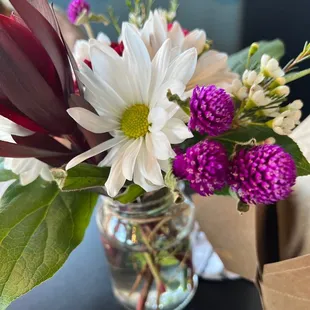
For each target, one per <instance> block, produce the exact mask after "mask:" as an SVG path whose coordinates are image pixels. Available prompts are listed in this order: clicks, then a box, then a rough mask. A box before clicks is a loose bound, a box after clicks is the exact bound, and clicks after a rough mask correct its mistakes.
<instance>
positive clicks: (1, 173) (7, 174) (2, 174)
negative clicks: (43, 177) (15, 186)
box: [0, 157, 18, 182]
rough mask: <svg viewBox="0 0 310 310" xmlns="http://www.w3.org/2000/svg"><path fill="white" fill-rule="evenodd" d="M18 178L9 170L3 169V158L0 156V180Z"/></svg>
mask: <svg viewBox="0 0 310 310" xmlns="http://www.w3.org/2000/svg"><path fill="white" fill-rule="evenodd" d="M14 179H18V176H17V175H16V174H15V173H13V172H12V171H11V170H7V169H4V158H1V157H0V182H5V181H10V180H14Z"/></svg>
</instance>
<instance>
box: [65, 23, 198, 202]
mask: <svg viewBox="0 0 310 310" xmlns="http://www.w3.org/2000/svg"><path fill="white" fill-rule="evenodd" d="M122 38H123V41H124V46H125V50H124V54H123V57H120V56H119V55H118V54H117V53H116V52H115V51H114V50H113V49H111V48H110V47H109V46H106V45H103V44H100V42H99V43H98V42H97V41H96V40H91V47H90V55H91V62H92V64H93V71H92V70H90V69H89V68H88V67H87V66H86V65H83V68H82V72H77V74H78V75H79V77H80V80H81V81H82V82H83V83H84V85H85V88H86V90H85V97H86V99H87V100H88V101H89V103H90V104H91V105H92V106H93V107H94V108H95V109H96V111H97V113H98V115H96V114H94V113H92V112H90V111H88V110H85V109H82V108H71V109H69V110H68V113H69V114H70V115H71V117H72V118H73V119H75V121H76V122H77V123H78V124H80V125H81V126H82V127H84V128H85V129H87V130H89V131H91V132H94V133H105V132H108V133H110V134H111V136H112V138H111V139H110V140H108V141H105V142H103V143H101V144H99V145H98V146H96V147H94V148H92V149H90V150H89V151H87V152H85V153H83V154H80V155H79V156H77V157H75V158H74V159H72V160H71V161H70V162H69V163H68V164H67V169H70V168H72V167H74V166H76V165H78V164H79V163H81V162H83V161H85V160H87V159H88V158H90V157H93V156H95V155H97V154H99V153H102V152H105V151H107V150H110V151H109V153H108V155H107V156H106V157H105V158H104V160H103V161H102V162H101V163H100V164H99V165H100V166H111V171H110V175H109V178H108V180H107V182H106V184H105V186H106V188H107V192H108V194H109V195H110V196H111V197H114V196H116V195H117V194H118V192H119V190H120V189H121V188H122V187H123V185H124V184H125V181H126V179H127V180H133V181H134V183H136V184H138V185H140V186H141V187H142V188H144V189H145V190H146V191H152V190H156V189H158V188H160V187H162V186H164V180H163V176H162V172H161V170H162V169H163V170H164V169H165V168H166V167H167V164H168V160H169V159H170V158H173V157H174V156H175V153H174V151H173V149H172V147H171V144H178V143H181V142H183V141H184V140H185V139H188V138H191V137H192V134H191V132H190V131H189V130H188V128H187V126H186V125H185V124H184V122H183V121H182V120H181V119H180V118H178V116H177V114H176V112H178V111H179V110H180V109H179V107H178V106H177V105H176V104H174V103H172V102H169V101H168V99H167V97H166V94H167V90H168V89H171V91H172V92H173V93H176V94H178V95H179V96H181V95H182V94H183V92H184V89H185V85H186V84H187V83H188V81H189V80H190V78H191V76H192V74H193V72H194V70H195V66H196V62H197V52H196V49H190V50H187V51H186V52H184V53H182V54H181V55H180V56H178V57H177V58H175V59H174V61H172V62H171V61H170V59H171V57H172V48H171V41H170V40H167V41H166V42H165V43H164V44H163V45H162V47H161V48H160V49H159V51H158V53H157V54H156V56H155V57H154V59H153V61H151V59H150V56H149V54H148V51H147V49H146V47H145V45H144V43H143V41H142V40H141V38H140V36H139V34H138V33H137V31H136V29H135V28H134V27H133V26H132V25H130V24H128V23H124V24H123V31H122Z"/></svg>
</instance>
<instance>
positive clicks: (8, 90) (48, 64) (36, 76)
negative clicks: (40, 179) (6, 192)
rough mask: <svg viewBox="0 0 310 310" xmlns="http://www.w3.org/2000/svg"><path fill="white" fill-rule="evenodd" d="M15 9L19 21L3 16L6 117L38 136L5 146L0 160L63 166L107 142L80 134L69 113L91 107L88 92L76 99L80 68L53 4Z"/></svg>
mask: <svg viewBox="0 0 310 310" xmlns="http://www.w3.org/2000/svg"><path fill="white" fill-rule="evenodd" d="M11 4H12V5H13V6H14V7H15V10H16V11H17V13H18V15H15V14H13V15H12V16H11V17H10V18H8V17H6V16H3V15H0V67H1V70H0V115H2V116H4V117H5V118H8V119H10V120H11V121H13V122H14V123H16V124H18V125H20V126H22V127H24V128H26V129H29V130H31V131H32V132H34V134H32V135H30V136H27V137H15V136H14V137H13V138H14V140H15V142H16V144H15V143H9V142H4V141H0V156H2V157H13V158H14V157H18V158H24V157H27V158H28V157H34V158H37V159H40V160H42V161H44V162H46V163H48V164H50V165H54V166H58V165H62V164H64V163H65V162H67V161H68V160H70V159H71V158H72V157H74V156H75V155H76V152H82V151H84V150H85V149H87V148H88V145H87V142H88V144H92V146H94V145H97V144H98V143H100V142H102V139H103V137H96V136H95V135H93V134H92V133H87V132H83V130H82V129H80V130H79V129H78V127H77V125H76V123H75V122H74V121H73V119H72V118H71V117H70V116H69V115H68V113H67V109H68V108H69V107H72V106H79V107H83V108H86V109H91V107H90V106H89V104H88V103H87V102H86V101H85V100H84V99H83V97H82V96H81V95H82V89H80V93H78V95H76V94H74V83H73V76H72V69H71V68H72V66H73V67H75V64H74V63H73V62H72V61H71V60H70V54H69V52H68V50H67V48H66V46H65V44H64V43H63V40H62V37H61V33H60V32H59V27H58V24H57V21H56V19H55V14H54V13H53V11H52V9H51V7H50V6H49V4H48V1H31V3H30V2H28V1H26V0H11ZM71 59H72V58H71ZM54 137H58V138H60V139H54ZM61 139H62V140H64V139H69V144H70V145H71V148H68V147H64V146H63V144H61V143H59V142H58V141H61ZM86 140H87V142H86ZM99 140H100V141H99ZM66 145H67V144H66Z"/></svg>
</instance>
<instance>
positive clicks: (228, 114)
mask: <svg viewBox="0 0 310 310" xmlns="http://www.w3.org/2000/svg"><path fill="white" fill-rule="evenodd" d="M190 110H191V118H190V121H189V123H188V127H189V129H190V130H192V131H198V132H199V133H201V134H208V135H209V136H217V135H220V134H222V133H223V132H225V131H227V130H228V129H230V128H231V124H232V121H233V118H234V103H233V101H232V99H231V97H230V95H229V94H227V93H226V92H225V90H224V89H221V88H216V87H215V86H214V85H210V86H207V87H205V86H202V87H199V86H196V87H195V89H194V91H193V95H192V98H191V101H190Z"/></svg>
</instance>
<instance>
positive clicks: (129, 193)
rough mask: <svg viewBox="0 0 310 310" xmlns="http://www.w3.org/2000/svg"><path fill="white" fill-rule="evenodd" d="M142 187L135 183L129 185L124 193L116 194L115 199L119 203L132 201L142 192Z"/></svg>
mask: <svg viewBox="0 0 310 310" xmlns="http://www.w3.org/2000/svg"><path fill="white" fill-rule="evenodd" d="M144 192H145V191H144V189H143V188H142V187H140V186H139V185H137V184H131V185H129V186H128V187H127V188H126V190H125V191H124V193H122V194H120V195H118V196H117V197H116V198H115V200H117V201H119V202H120V203H123V204H126V203H131V202H134V201H135V200H136V199H137V198H138V197H140V196H141V195H143V194H144Z"/></svg>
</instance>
